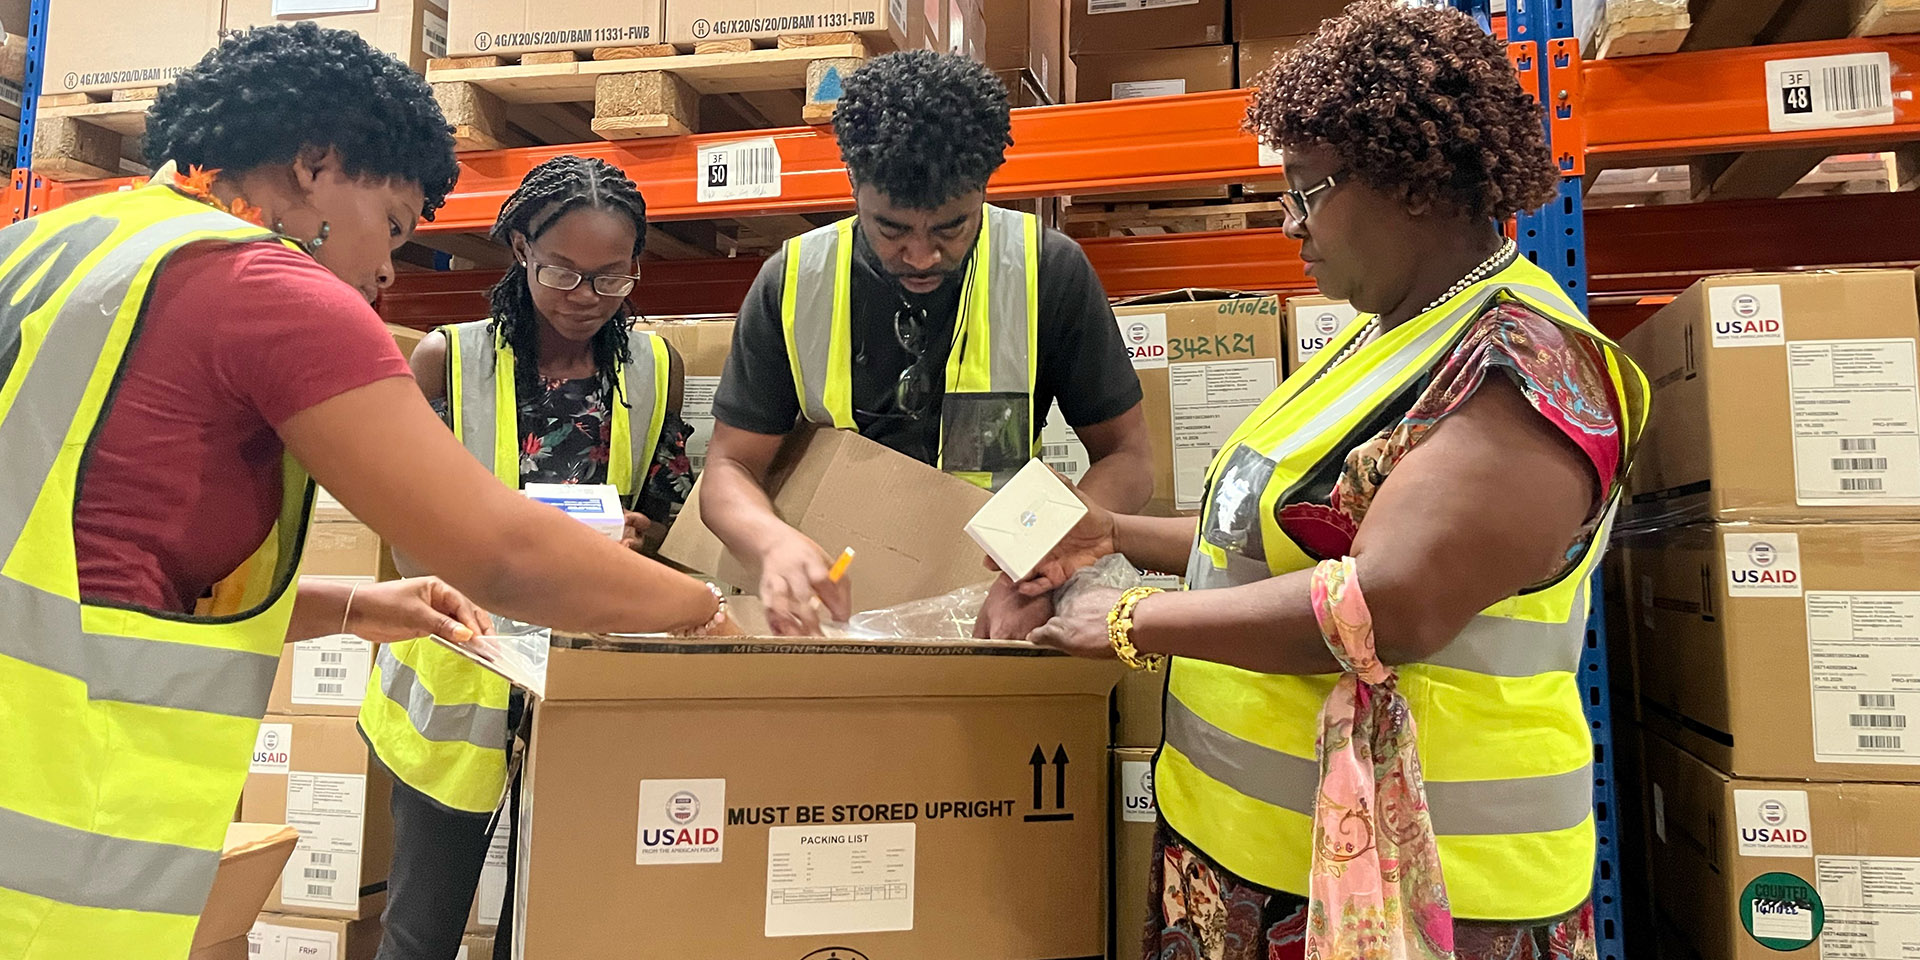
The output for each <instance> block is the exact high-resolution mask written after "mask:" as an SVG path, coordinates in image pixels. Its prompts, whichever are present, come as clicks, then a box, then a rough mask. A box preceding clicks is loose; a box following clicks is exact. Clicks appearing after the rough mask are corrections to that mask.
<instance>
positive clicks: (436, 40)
mask: <svg viewBox="0 0 1920 960" xmlns="http://www.w3.org/2000/svg"><path fill="white" fill-rule="evenodd" d="M420 20H421V26H420V50H421V52H423V53H425V54H426V55H427V56H428V57H429V58H432V59H435V60H438V59H440V58H442V57H445V56H446V55H447V18H446V17H443V16H441V15H440V14H439V13H438V12H436V11H434V10H433V9H432V8H428V9H427V10H425V11H423V12H422V13H421V14H420Z"/></svg>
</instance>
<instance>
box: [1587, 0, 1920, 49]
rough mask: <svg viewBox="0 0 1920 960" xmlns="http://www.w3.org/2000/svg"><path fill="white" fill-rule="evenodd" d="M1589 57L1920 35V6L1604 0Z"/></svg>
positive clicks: (1874, 0) (1903, 1)
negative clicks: (1900, 34) (1907, 34)
mask: <svg viewBox="0 0 1920 960" xmlns="http://www.w3.org/2000/svg"><path fill="white" fill-rule="evenodd" d="M1598 16H1599V17H1600V22H1599V23H1598V24H1597V25H1596V28H1595V36H1594V38H1593V41H1592V42H1591V43H1590V44H1589V45H1588V46H1587V49H1586V50H1585V55H1586V56H1587V57H1588V58H1594V59H1597V58H1605V57H1632V56H1643V55H1646V54H1657V53H1673V52H1675V51H1680V50H1688V51H1692V50H1721V49H1726V48H1729V47H1745V46H1753V45H1758V44H1775V43H1798V42H1803V41H1809V40H1838V39H1840V38H1842V37H1849V36H1853V37H1871V36H1882V35H1886V34H1895V33H1920V0H1691V2H1688V0H1607V2H1606V6H1605V7H1604V8H1603V9H1602V10H1601V12H1600V13H1599V14H1598Z"/></svg>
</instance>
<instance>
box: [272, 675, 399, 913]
mask: <svg viewBox="0 0 1920 960" xmlns="http://www.w3.org/2000/svg"><path fill="white" fill-rule="evenodd" d="M391 793H392V782H391V780H389V778H388V776H387V773H386V771H385V770H384V769H383V768H381V767H380V765H379V763H378V762H377V761H375V760H374V759H373V757H372V755H371V754H369V753H368V751H367V745H366V742H365V741H364V740H362V739H361V737H360V731H359V728H358V726H357V725H356V722H355V720H354V718H352V717H313V716H307V717H301V716H286V715H279V714H272V713H269V714H267V717H266V720H265V721H264V722H262V723H261V725H260V733H259V735H258V737H257V738H256V740H255V742H254V751H253V765H252V768H251V772H250V773H249V774H248V775H247V784H246V787H245V788H244V789H243V790H242V791H241V795H240V817H241V819H243V820H250V821H257V822H264V823H285V824H289V825H291V826H292V827H294V828H295V829H296V830H298V831H300V841H299V845H298V847H297V848H296V849H295V850H294V853H293V856H292V858H291V859H289V860H288V861H287V865H286V869H285V871H284V872H283V873H282V874H281V878H280V882H279V883H276V884H274V887H273V893H272V895H271V896H270V897H268V899H267V911H268V912H270V913H280V914H288V915H292V916H303V917H324V918H329V919H335V920H363V919H366V918H368V917H378V916H379V915H380V910H381V908H382V907H384V906H385V905H386V901H387V867H388V866H389V864H390V863H391V862H392V857H393V821H392V817H391V814H390V812H389V810H388V801H389V799H390V796H391Z"/></svg>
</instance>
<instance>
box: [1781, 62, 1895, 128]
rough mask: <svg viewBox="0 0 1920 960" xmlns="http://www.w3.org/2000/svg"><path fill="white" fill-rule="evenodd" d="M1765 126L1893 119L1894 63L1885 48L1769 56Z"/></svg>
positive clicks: (1857, 124)
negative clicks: (1823, 54) (1790, 57)
mask: <svg viewBox="0 0 1920 960" xmlns="http://www.w3.org/2000/svg"><path fill="white" fill-rule="evenodd" d="M1766 83H1767V86H1766V96H1767V129H1768V130H1771V131H1773V132H1775V133H1779V132H1781V131H1783V130H1831V129H1835V128H1838V127H1878V126H1887V125H1890V124H1892V123H1893V121H1894V116H1893V63H1892V58H1890V57H1889V56H1888V55H1887V54H1886V53H1885V52H1884V51H1883V52H1879V53H1848V54H1841V55H1839V56H1831V57H1803V58H1800V59H1796V60H1769V61H1767V66H1766Z"/></svg>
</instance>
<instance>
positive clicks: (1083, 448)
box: [1040, 401, 1093, 483]
mask: <svg viewBox="0 0 1920 960" xmlns="http://www.w3.org/2000/svg"><path fill="white" fill-rule="evenodd" d="M1040 459H1041V460H1044V461H1046V464H1047V466H1049V467H1052V468H1053V469H1054V470H1055V471H1058V472H1059V474H1060V475H1061V476H1063V477H1066V478H1067V479H1068V480H1072V481H1073V482H1075V483H1079V482H1080V478H1081V477H1084V476H1086V475H1087V468H1088V467H1091V466H1093V457H1092V455H1090V454H1088V453H1087V445H1086V444H1084V443H1081V442H1080V435H1079V434H1077V433H1074V432H1073V428H1072V427H1071V426H1068V425H1067V418H1066V417H1065V416H1064V415H1063V414H1061V413H1060V404H1059V402H1058V401H1055V402H1054V405H1053V409H1051V410H1049V411H1047V422H1046V423H1045V424H1043V425H1041V427H1040Z"/></svg>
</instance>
